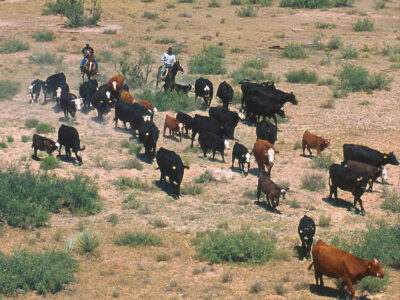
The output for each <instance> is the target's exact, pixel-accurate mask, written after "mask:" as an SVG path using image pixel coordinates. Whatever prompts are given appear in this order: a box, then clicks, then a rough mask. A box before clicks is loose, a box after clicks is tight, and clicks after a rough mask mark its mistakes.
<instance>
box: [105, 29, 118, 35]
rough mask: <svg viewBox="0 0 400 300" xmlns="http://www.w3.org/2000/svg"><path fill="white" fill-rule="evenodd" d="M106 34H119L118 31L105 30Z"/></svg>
mask: <svg viewBox="0 0 400 300" xmlns="http://www.w3.org/2000/svg"><path fill="white" fill-rule="evenodd" d="M103 33H104V34H117V30H116V29H104V31H103Z"/></svg>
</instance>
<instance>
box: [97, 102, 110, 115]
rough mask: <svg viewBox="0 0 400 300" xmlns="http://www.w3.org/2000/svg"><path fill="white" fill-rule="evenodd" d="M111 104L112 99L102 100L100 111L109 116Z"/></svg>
mask: <svg viewBox="0 0 400 300" xmlns="http://www.w3.org/2000/svg"><path fill="white" fill-rule="evenodd" d="M111 104H112V100H110V99H104V100H100V109H99V111H101V112H102V113H103V114H108V113H109V112H110V110H111V109H110V106H111Z"/></svg>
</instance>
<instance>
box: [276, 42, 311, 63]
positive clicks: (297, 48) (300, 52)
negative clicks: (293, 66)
mask: <svg viewBox="0 0 400 300" xmlns="http://www.w3.org/2000/svg"><path fill="white" fill-rule="evenodd" d="M282 57H285V58H289V59H304V58H307V57H308V54H307V53H306V51H305V50H304V48H303V46H301V45H297V44H293V43H291V44H289V45H287V46H286V47H285V49H283V51H282Z"/></svg>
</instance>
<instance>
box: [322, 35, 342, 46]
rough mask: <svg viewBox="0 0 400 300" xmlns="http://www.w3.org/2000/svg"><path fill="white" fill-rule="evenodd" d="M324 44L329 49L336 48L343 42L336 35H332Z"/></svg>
mask: <svg viewBox="0 0 400 300" xmlns="http://www.w3.org/2000/svg"><path fill="white" fill-rule="evenodd" d="M326 46H327V47H328V48H329V49H332V50H336V49H339V48H341V47H342V46H343V42H342V40H341V38H340V37H338V36H336V35H332V37H331V39H330V40H329V42H328V44H327V45H326Z"/></svg>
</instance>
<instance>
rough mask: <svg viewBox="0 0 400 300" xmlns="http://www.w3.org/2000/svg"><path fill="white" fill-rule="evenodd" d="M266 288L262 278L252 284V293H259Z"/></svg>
mask: <svg viewBox="0 0 400 300" xmlns="http://www.w3.org/2000/svg"><path fill="white" fill-rule="evenodd" d="M264 289H265V284H264V283H263V282H262V281H260V280H255V281H253V283H252V284H251V285H250V293H253V294H258V293H260V292H262V291H263V290H264Z"/></svg>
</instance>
